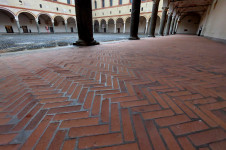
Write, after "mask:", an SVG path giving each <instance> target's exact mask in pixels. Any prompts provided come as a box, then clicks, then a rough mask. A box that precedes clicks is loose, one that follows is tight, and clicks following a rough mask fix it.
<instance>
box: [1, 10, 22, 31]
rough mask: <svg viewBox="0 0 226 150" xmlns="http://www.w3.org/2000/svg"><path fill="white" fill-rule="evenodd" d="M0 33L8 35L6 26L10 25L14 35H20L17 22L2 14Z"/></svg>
mask: <svg viewBox="0 0 226 150" xmlns="http://www.w3.org/2000/svg"><path fill="white" fill-rule="evenodd" d="M0 18H1V20H0V33H6V29H5V26H6V25H9V26H12V28H13V31H14V33H18V32H19V31H18V28H17V25H16V21H15V19H14V18H12V19H10V18H9V16H7V15H5V14H3V13H1V12H0Z"/></svg>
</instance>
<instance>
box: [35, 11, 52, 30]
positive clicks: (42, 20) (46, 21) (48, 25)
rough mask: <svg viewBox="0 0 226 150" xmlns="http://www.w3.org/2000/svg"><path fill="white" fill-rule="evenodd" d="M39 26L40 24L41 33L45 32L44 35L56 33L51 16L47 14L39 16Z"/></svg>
mask: <svg viewBox="0 0 226 150" xmlns="http://www.w3.org/2000/svg"><path fill="white" fill-rule="evenodd" d="M38 24H39V28H40V32H43V33H50V32H51V33H53V32H54V29H53V24H52V21H51V18H50V16H49V15H47V14H41V15H39V17H38Z"/></svg>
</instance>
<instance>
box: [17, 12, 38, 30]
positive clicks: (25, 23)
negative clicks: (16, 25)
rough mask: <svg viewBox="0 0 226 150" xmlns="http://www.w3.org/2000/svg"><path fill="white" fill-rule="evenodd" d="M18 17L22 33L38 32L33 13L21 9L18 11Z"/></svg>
mask: <svg viewBox="0 0 226 150" xmlns="http://www.w3.org/2000/svg"><path fill="white" fill-rule="evenodd" d="M18 19H19V22H20V26H21V27H22V32H23V33H32V32H38V30H37V25H36V21H35V19H36V18H35V16H34V14H32V13H30V12H27V11H21V12H20V13H18Z"/></svg>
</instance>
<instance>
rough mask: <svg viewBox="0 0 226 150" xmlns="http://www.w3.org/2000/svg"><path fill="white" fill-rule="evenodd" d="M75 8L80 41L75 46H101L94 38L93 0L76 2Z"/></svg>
mask: <svg viewBox="0 0 226 150" xmlns="http://www.w3.org/2000/svg"><path fill="white" fill-rule="evenodd" d="M75 7H76V18H77V27H78V37H79V39H78V41H76V42H75V43H74V44H73V45H78V46H91V45H97V44H99V43H98V42H97V41H95V40H94V38H93V28H92V27H93V26H92V25H93V23H92V22H93V21H92V20H93V19H92V3H91V0H75Z"/></svg>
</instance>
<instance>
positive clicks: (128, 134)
mask: <svg viewBox="0 0 226 150" xmlns="http://www.w3.org/2000/svg"><path fill="white" fill-rule="evenodd" d="M121 115H122V128H123V134H124V140H125V141H133V140H134V135H133V129H132V125H131V120H130V115H129V111H128V109H121Z"/></svg>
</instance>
